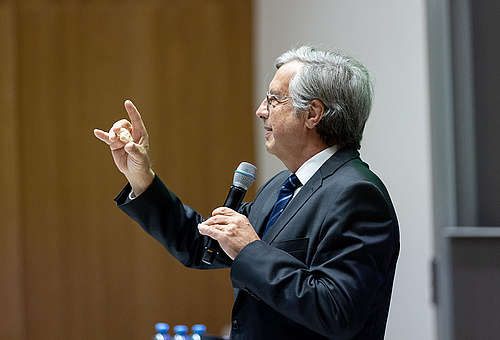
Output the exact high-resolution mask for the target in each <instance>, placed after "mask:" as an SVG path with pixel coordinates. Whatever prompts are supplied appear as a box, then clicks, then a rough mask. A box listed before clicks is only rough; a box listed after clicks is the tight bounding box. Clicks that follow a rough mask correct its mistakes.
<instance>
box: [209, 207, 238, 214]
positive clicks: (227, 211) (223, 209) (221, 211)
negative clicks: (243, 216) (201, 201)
mask: <svg viewBox="0 0 500 340" xmlns="http://www.w3.org/2000/svg"><path fill="white" fill-rule="evenodd" d="M235 214H237V212H236V211H234V210H233V209H231V208H228V207H219V208H216V209H215V210H214V211H212V216H217V215H223V216H232V215H235Z"/></svg>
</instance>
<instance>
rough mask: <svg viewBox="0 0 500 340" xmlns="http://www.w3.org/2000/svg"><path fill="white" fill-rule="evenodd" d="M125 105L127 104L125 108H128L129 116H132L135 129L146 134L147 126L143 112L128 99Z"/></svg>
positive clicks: (131, 119)
mask: <svg viewBox="0 0 500 340" xmlns="http://www.w3.org/2000/svg"><path fill="white" fill-rule="evenodd" d="M124 105H125V110H127V113H128V116H129V117H130V121H131V122H132V126H133V127H134V129H135V130H137V131H139V132H141V134H145V133H146V127H145V126H144V123H143V121H142V117H141V114H140V113H139V111H138V110H137V108H136V107H135V105H134V103H132V101H130V100H128V99H127V100H126V101H125V103H124Z"/></svg>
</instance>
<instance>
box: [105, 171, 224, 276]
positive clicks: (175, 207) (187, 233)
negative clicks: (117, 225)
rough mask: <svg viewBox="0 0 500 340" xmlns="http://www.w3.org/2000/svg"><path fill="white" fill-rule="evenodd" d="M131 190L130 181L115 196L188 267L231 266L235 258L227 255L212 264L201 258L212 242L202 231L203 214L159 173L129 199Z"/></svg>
mask: <svg viewBox="0 0 500 340" xmlns="http://www.w3.org/2000/svg"><path fill="white" fill-rule="evenodd" d="M130 189H131V188H130V185H129V184H127V186H126V187H125V188H124V189H123V190H122V192H121V193H120V194H119V195H118V196H117V197H116V198H115V201H116V204H117V206H118V207H119V208H120V209H121V210H122V211H123V212H125V213H126V214H127V215H128V216H129V217H131V218H132V219H133V220H134V221H136V222H137V223H138V224H139V225H140V226H141V227H142V229H144V231H146V232H147V233H148V234H149V235H151V236H152V237H153V238H154V239H155V240H157V241H158V242H160V243H161V244H162V245H163V246H164V247H165V248H166V249H167V250H168V252H169V253H170V254H171V255H172V256H174V257H175V258H176V259H177V260H179V262H181V263H182V264H183V265H184V266H186V267H190V268H197V269H215V268H224V267H228V266H230V265H231V262H232V261H231V260H230V259H229V257H227V256H226V255H225V254H222V255H221V256H217V258H216V261H214V263H213V264H212V265H211V266H209V265H206V264H204V263H203V262H202V261H201V259H202V257H203V253H204V251H205V245H206V244H207V242H208V237H206V236H203V235H201V234H200V233H199V232H198V224H199V223H201V222H202V221H203V218H202V216H201V215H199V214H198V213H197V212H196V211H195V210H194V209H193V208H191V207H189V206H187V205H184V204H182V202H181V200H180V199H179V198H178V197H177V196H176V195H175V194H174V193H173V192H172V191H170V190H168V189H167V188H166V187H165V185H164V184H163V182H162V181H161V180H160V179H159V178H158V176H155V179H154V180H153V183H152V184H151V186H150V187H149V188H148V189H147V190H146V191H145V192H144V193H142V194H141V195H140V196H139V197H137V198H135V199H133V200H129V199H127V197H128V193H129V192H130Z"/></svg>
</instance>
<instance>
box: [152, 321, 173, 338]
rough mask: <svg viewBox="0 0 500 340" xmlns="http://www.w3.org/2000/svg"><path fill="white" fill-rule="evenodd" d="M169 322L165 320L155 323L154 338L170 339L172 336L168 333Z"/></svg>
mask: <svg viewBox="0 0 500 340" xmlns="http://www.w3.org/2000/svg"><path fill="white" fill-rule="evenodd" d="M169 328H170V327H169V326H168V324H166V323H164V322H158V323H157V324H156V325H155V329H156V334H155V336H154V337H153V340H170V336H169V335H168V330H169Z"/></svg>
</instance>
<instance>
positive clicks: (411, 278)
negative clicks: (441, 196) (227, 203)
mask: <svg viewBox="0 0 500 340" xmlns="http://www.w3.org/2000/svg"><path fill="white" fill-rule="evenodd" d="M425 3H426V2H425V0H405V1H398V0H377V1H363V0H311V1H303V0H255V2H254V4H255V5H254V6H255V8H254V12H255V107H257V106H258V104H259V103H260V101H261V100H262V99H263V98H264V95H265V92H266V90H267V86H268V83H269V81H270V80H271V79H272V77H273V75H274V71H275V70H274V68H273V63H274V59H275V58H276V57H277V56H278V55H279V54H281V53H282V52H284V51H285V50H288V49H289V48H290V47H292V46H299V45H302V44H307V43H312V44H322V45H324V46H327V47H332V48H336V49H339V50H342V51H344V52H346V53H348V54H351V55H353V56H355V57H357V58H359V59H360V60H361V61H362V62H363V63H364V64H365V65H366V66H367V67H368V69H369V70H370V71H371V72H372V73H373V74H374V76H375V79H376V85H375V102H374V107H373V111H372V115H371V117H370V119H369V120H368V123H367V127H366V130H365V136H364V139H363V144H362V148H361V155H362V158H363V159H364V160H365V161H367V162H368V163H369V164H370V166H371V168H372V169H373V170H374V172H375V173H377V174H378V175H379V176H380V177H381V178H382V180H383V181H384V182H385V184H386V185H387V187H388V189H389V192H390V193H391V195H392V198H393V201H394V205H395V207H396V211H397V213H398V217H399V222H400V227H401V247H402V249H401V255H400V260H399V263H398V268H397V273H396V281H395V286H394V293H393V300H392V305H391V311H390V315H389V321H388V326H387V332H386V339H388V340H391V339H392V340H401V339H405V340H412V339H415V340H422V339H436V330H435V329H436V326H435V319H436V316H435V309H434V306H433V304H432V301H431V299H432V297H431V268H430V264H431V260H432V254H433V225H432V195H431V150H430V110H429V98H428V96H429V94H428V61H427V32H426V27H427V21H426V7H425ZM255 126H256V131H257V135H256V141H255V143H256V149H257V167H258V169H259V174H258V176H259V182H260V184H262V182H264V181H265V180H267V179H268V178H270V177H271V176H272V175H273V174H275V173H276V172H277V171H278V170H280V169H283V168H284V167H283V165H282V164H281V163H280V162H279V161H278V160H276V159H275V158H274V157H273V156H270V155H268V154H267V153H266V151H265V148H264V137H263V131H262V123H261V122H260V121H259V120H258V119H257V118H256V119H255Z"/></svg>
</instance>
